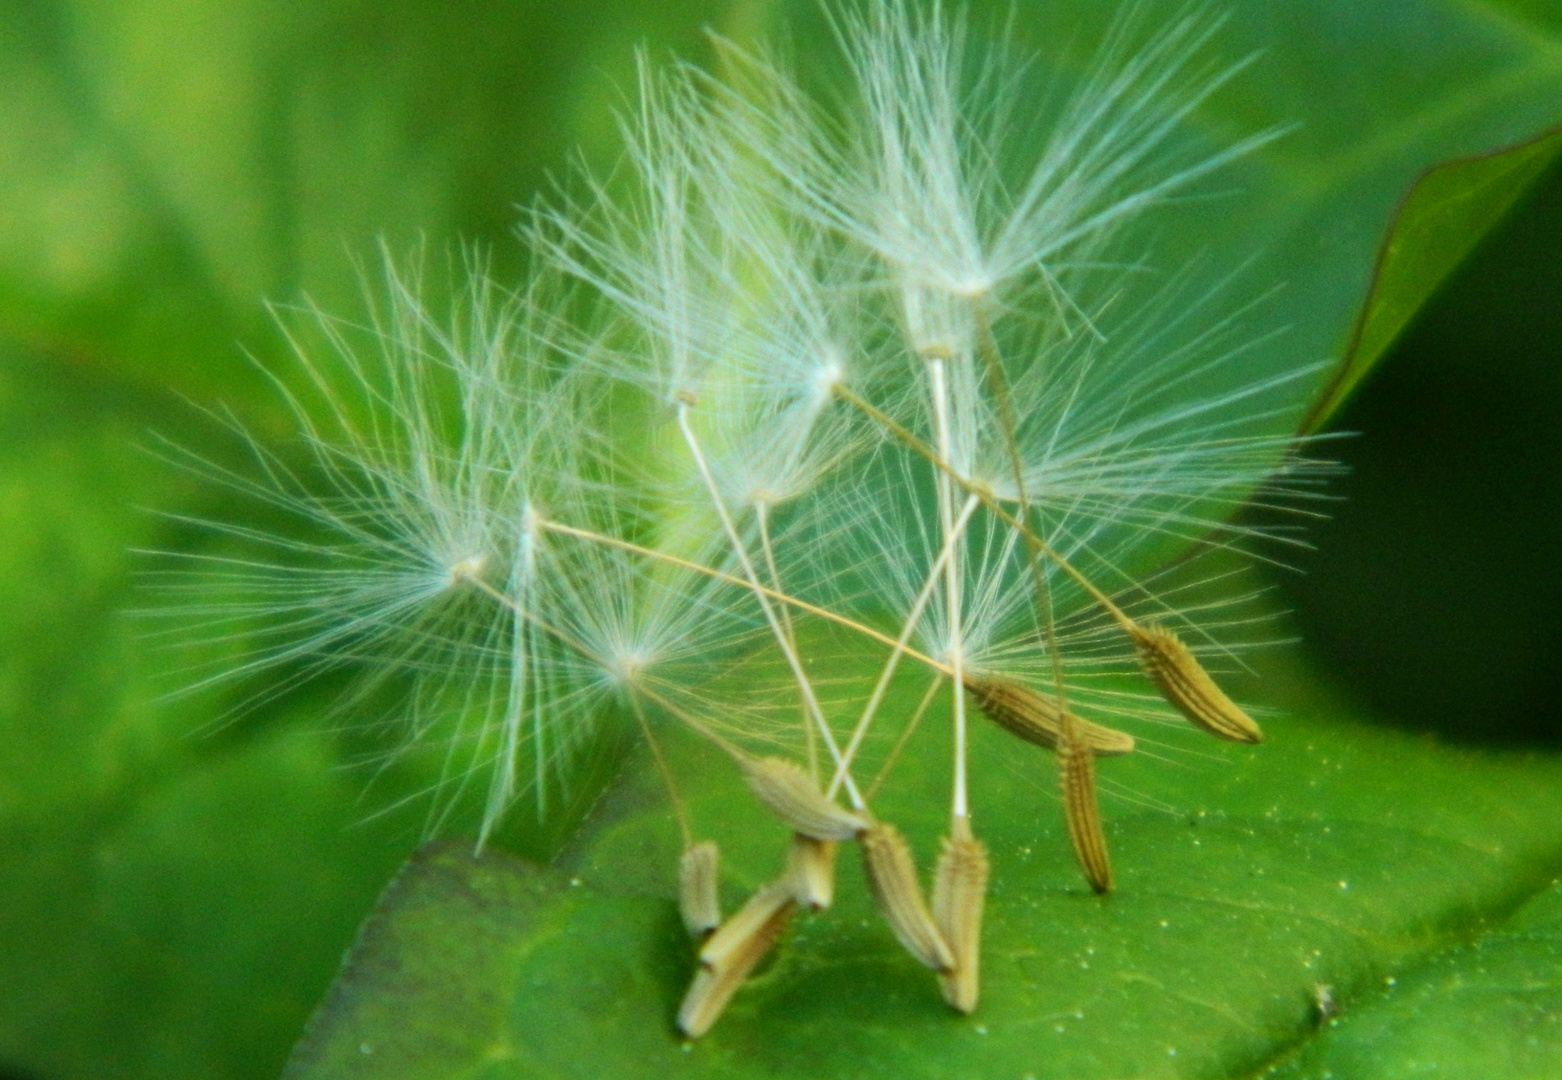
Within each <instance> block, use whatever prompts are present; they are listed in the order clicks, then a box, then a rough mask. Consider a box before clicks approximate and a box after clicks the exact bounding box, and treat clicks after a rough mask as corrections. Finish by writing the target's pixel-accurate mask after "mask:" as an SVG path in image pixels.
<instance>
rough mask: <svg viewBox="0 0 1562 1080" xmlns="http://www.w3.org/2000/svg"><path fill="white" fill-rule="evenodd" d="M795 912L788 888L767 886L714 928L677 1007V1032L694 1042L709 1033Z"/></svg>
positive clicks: (784, 885) (780, 883)
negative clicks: (681, 1002)
mask: <svg viewBox="0 0 1562 1080" xmlns="http://www.w3.org/2000/svg"><path fill="white" fill-rule="evenodd" d="M795 909H796V904H794V903H793V902H792V890H791V888H790V886H788V885H787V884H786V883H785V882H781V881H776V882H771V883H770V884H769V885H765V886H763V887H761V888H760V890H759V891H758V892H756V893H755V894H754V895H753V896H751V897H749V900H748V903H746V904H744V905H743V906H742V907H741V908H739V909H738V910H737V912H735V913H734V914H733V916H732V917H731V918H730V919H728V920H727V921H726V922H724V923H722V924H721V926H720V927H719V928H717V930H716V933H715V934H713V935H711V939H710V940H709V941H707V942H706V943H705V948H703V949H701V950H700V967H699V968H698V969H697V970H696V971H695V973H694V979H693V981H692V982H690V983H689V989H688V991H687V992H686V993H685V994H684V995H683V1004H682V1005H680V1006H679V1007H678V1029H679V1030H680V1031H682V1032H683V1033H684V1034H685V1035H687V1036H689V1038H691V1039H698V1038H699V1037H700V1036H701V1035H704V1034H705V1033H706V1032H707V1031H709V1030H710V1029H711V1025H712V1024H714V1023H715V1022H716V1021H717V1019H718V1018H719V1017H720V1016H721V1014H722V1011H723V1010H724V1009H726V1007H727V1003H728V1002H729V1001H731V1000H732V995H733V994H734V993H736V992H737V989H738V987H739V986H741V985H743V980H745V979H747V978H748V976H749V973H750V972H752V971H753V970H754V965H755V964H757V963H759V961H760V959H761V958H762V957H763V956H764V955H765V953H767V952H769V951H770V947H771V946H772V945H774V944H775V943H776V939H777V938H779V937H780V936H781V932H782V931H783V930H785V929H786V924H787V923H788V922H790V921H791V918H792V912H793V911H794V910H795ZM712 946H716V948H715V949H713V948H712Z"/></svg>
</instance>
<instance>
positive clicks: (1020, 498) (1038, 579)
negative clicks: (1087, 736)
mask: <svg viewBox="0 0 1562 1080" xmlns="http://www.w3.org/2000/svg"><path fill="white" fill-rule="evenodd" d="M972 308H973V314H974V315H975V316H976V328H977V337H978V339H979V341H980V343H981V351H982V356H983V360H984V366H985V367H986V377H987V385H988V388H989V389H990V391H991V392H992V396H993V401H994V403H995V404H996V405H997V411H998V431H999V433H1000V434H1001V435H1002V436H1003V446H1004V450H1005V451H1006V452H1007V456H1008V458H1009V468H1010V470H1011V472H1012V473H1013V477H1014V502H1015V508H1016V510H1017V511H1018V513H1016V515H1015V516H1016V517H1017V518H1018V519H1019V520H1020V521H1026V520H1028V519H1029V517H1030V514H1029V504H1028V502H1027V500H1026V497H1025V468H1024V465H1023V464H1022V463H1021V461H1020V444H1019V440H1018V439H1017V438H1016V437H1015V434H1014V432H1015V421H1014V400H1013V398H1012V397H1011V396H1010V393H1009V380H1008V378H1007V377H1006V376H1005V374H1004V370H1003V360H1002V358H1001V357H1000V356H999V355H998V342H997V339H995V338H994V337H993V331H992V325H991V324H990V323H989V322H988V320H987V308H986V306H985V305H983V304H982V303H981V302H980V301H979V300H978V301H975V302H973V304H972ZM1036 539H1037V541H1041V540H1042V532H1041V530H1040V529H1038V530H1037V533H1036ZM1038 547H1039V545H1038V544H1032V543H1027V544H1026V545H1025V549H1026V555H1027V558H1026V560H1025V564H1026V568H1027V570H1028V572H1029V574H1030V579H1031V594H1032V597H1033V599H1034V602H1035V605H1036V616H1037V621H1038V622H1039V623H1040V625H1041V639H1042V643H1043V644H1044V645H1045V646H1046V649H1047V656H1048V658H1049V659H1050V661H1051V667H1052V682H1053V688H1054V691H1055V692H1056V695H1057V699H1058V701H1057V704H1058V711H1059V712H1060V713H1061V714H1062V716H1063V723H1062V737H1063V738H1064V739H1067V740H1069V741H1071V742H1073V741H1077V740H1078V738H1079V733H1078V725H1077V724H1075V723H1074V717H1073V714H1071V713H1070V712H1069V711H1068V701H1067V698H1066V696H1065V694H1064V690H1063V662H1062V658H1061V657H1060V656H1059V654H1058V634H1057V623H1056V620H1055V619H1054V617H1053V611H1052V593H1051V590H1050V589H1049V588H1048V587H1047V577H1046V575H1045V574H1043V573H1042V572H1041V557H1040V556H1041V552H1040V551H1039V550H1038Z"/></svg>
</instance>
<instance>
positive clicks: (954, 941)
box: [933, 817, 987, 1013]
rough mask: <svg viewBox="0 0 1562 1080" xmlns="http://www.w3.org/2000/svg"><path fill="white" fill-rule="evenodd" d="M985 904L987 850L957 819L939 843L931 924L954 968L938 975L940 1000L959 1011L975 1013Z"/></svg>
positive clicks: (967, 823) (964, 820)
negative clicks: (945, 946)
mask: <svg viewBox="0 0 1562 1080" xmlns="http://www.w3.org/2000/svg"><path fill="white" fill-rule="evenodd" d="M986 900H987V848H986V847H985V846H984V845H983V844H982V843H981V842H980V841H979V840H977V839H976V838H975V837H973V836H972V835H971V823H970V819H968V818H964V817H957V818H955V820H954V825H953V827H952V828H951V829H950V836H949V837H948V838H947V839H945V840H944V847H943V850H942V851H941V852H939V856H938V869H937V871H935V873H934V875H933V922H934V923H935V924H936V925H937V926H938V930H939V933H941V934H942V935H943V938H944V941H945V942H947V943H948V945H949V951H950V952H951V953H952V954H953V955H954V961H955V963H954V968H953V970H951V971H948V972H945V973H944V974H941V975H940V976H939V977H938V981H939V985H940V986H941V987H942V988H943V991H944V1000H945V1001H947V1002H949V1004H950V1005H951V1006H953V1007H954V1008H956V1009H959V1010H960V1011H961V1012H963V1013H969V1012H974V1011H975V1010H976V999H977V996H978V995H979V993H980V991H981V949H982V906H983V904H984V903H985V902H986Z"/></svg>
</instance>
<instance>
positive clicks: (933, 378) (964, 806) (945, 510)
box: [927, 356, 970, 818]
mask: <svg viewBox="0 0 1562 1080" xmlns="http://www.w3.org/2000/svg"><path fill="white" fill-rule="evenodd" d="M927 366H928V378H929V381H930V382H931V384H932V395H933V428H934V437H935V438H936V439H937V440H938V456H939V457H940V458H942V459H943V460H944V461H946V462H947V461H948V460H949V459H950V456H951V455H950V436H949V386H948V384H947V382H946V379H945V375H946V373H945V371H944V361H943V358H942V357H938V356H930V357H928V362H927ZM949 476H950V470H947V469H946V470H942V471H940V472H939V473H938V474H937V479H938V483H937V488H938V522H939V528H940V530H941V531H942V532H943V535H944V545H945V547H947V548H949V549H950V554H949V556H948V558H946V559H945V560H944V591H945V608H946V609H947V610H946V616H945V617H946V619H947V621H948V632H949V663H950V667H951V668H952V669H953V673H954V678H953V684H954V727H955V732H954V735H955V777H954V793H953V796H952V798H951V805H950V814H951V815H953V816H954V817H957V818H963V817H969V816H970V814H969V806H968V802H967V792H966V775H965V772H966V769H965V757H966V739H965V734H966V733H965V678H964V671H963V670H962V665H963V664H964V662H965V657H964V656H963V655H962V654H963V653H964V651H965V649H964V641H963V638H962V631H963V629H964V627H963V626H962V622H963V613H962V611H961V604H960V565H959V559H958V558H957V557H956V556H955V554H954V548H955V546H956V545H955V540H956V535H955V531H954V508H953V506H952V503H953V501H954V499H953V493H952V491H951V489H950V484H949Z"/></svg>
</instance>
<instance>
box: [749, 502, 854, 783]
mask: <svg viewBox="0 0 1562 1080" xmlns="http://www.w3.org/2000/svg"><path fill="white" fill-rule="evenodd" d="M754 520H755V521H756V522H758V524H759V549H760V551H762V552H763V553H764V556H765V572H766V573H767V574H769V575H770V587H771V588H772V589H774V590H776V592H780V591H781V573H780V571H779V570H777V569H776V553H775V549H774V548H773V547H771V545H770V504H769V503H768V502H766V501H765V500H764V499H756V500H755V501H754ZM778 614H779V615H780V616H781V629H782V630H783V631H785V633H786V640H787V645H788V647H790V648H791V649H792V650H793V651H794V652H795V651H796V650H797V634H796V633H795V632H794V631H793V629H792V609H791V607H790V606H789V605H787V604H782V605H781V610H780V611H779V612H778ZM803 738H804V739H805V740H806V742H807V745H808V771H809V772H810V773H811V774H812V775H813V778H814V779H815V780H818V779H819V747H818V745H817V742H818V739H817V737H816V736H815V735H814V727H813V724H812V723H810V720H809V716H808V710H807V709H806V708H804V709H803ZM846 757H847V760H850V759H851V754H850V752H848V753H847V755H846ZM830 794H832V795H833V794H835V793H834V791H831V792H830Z"/></svg>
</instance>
